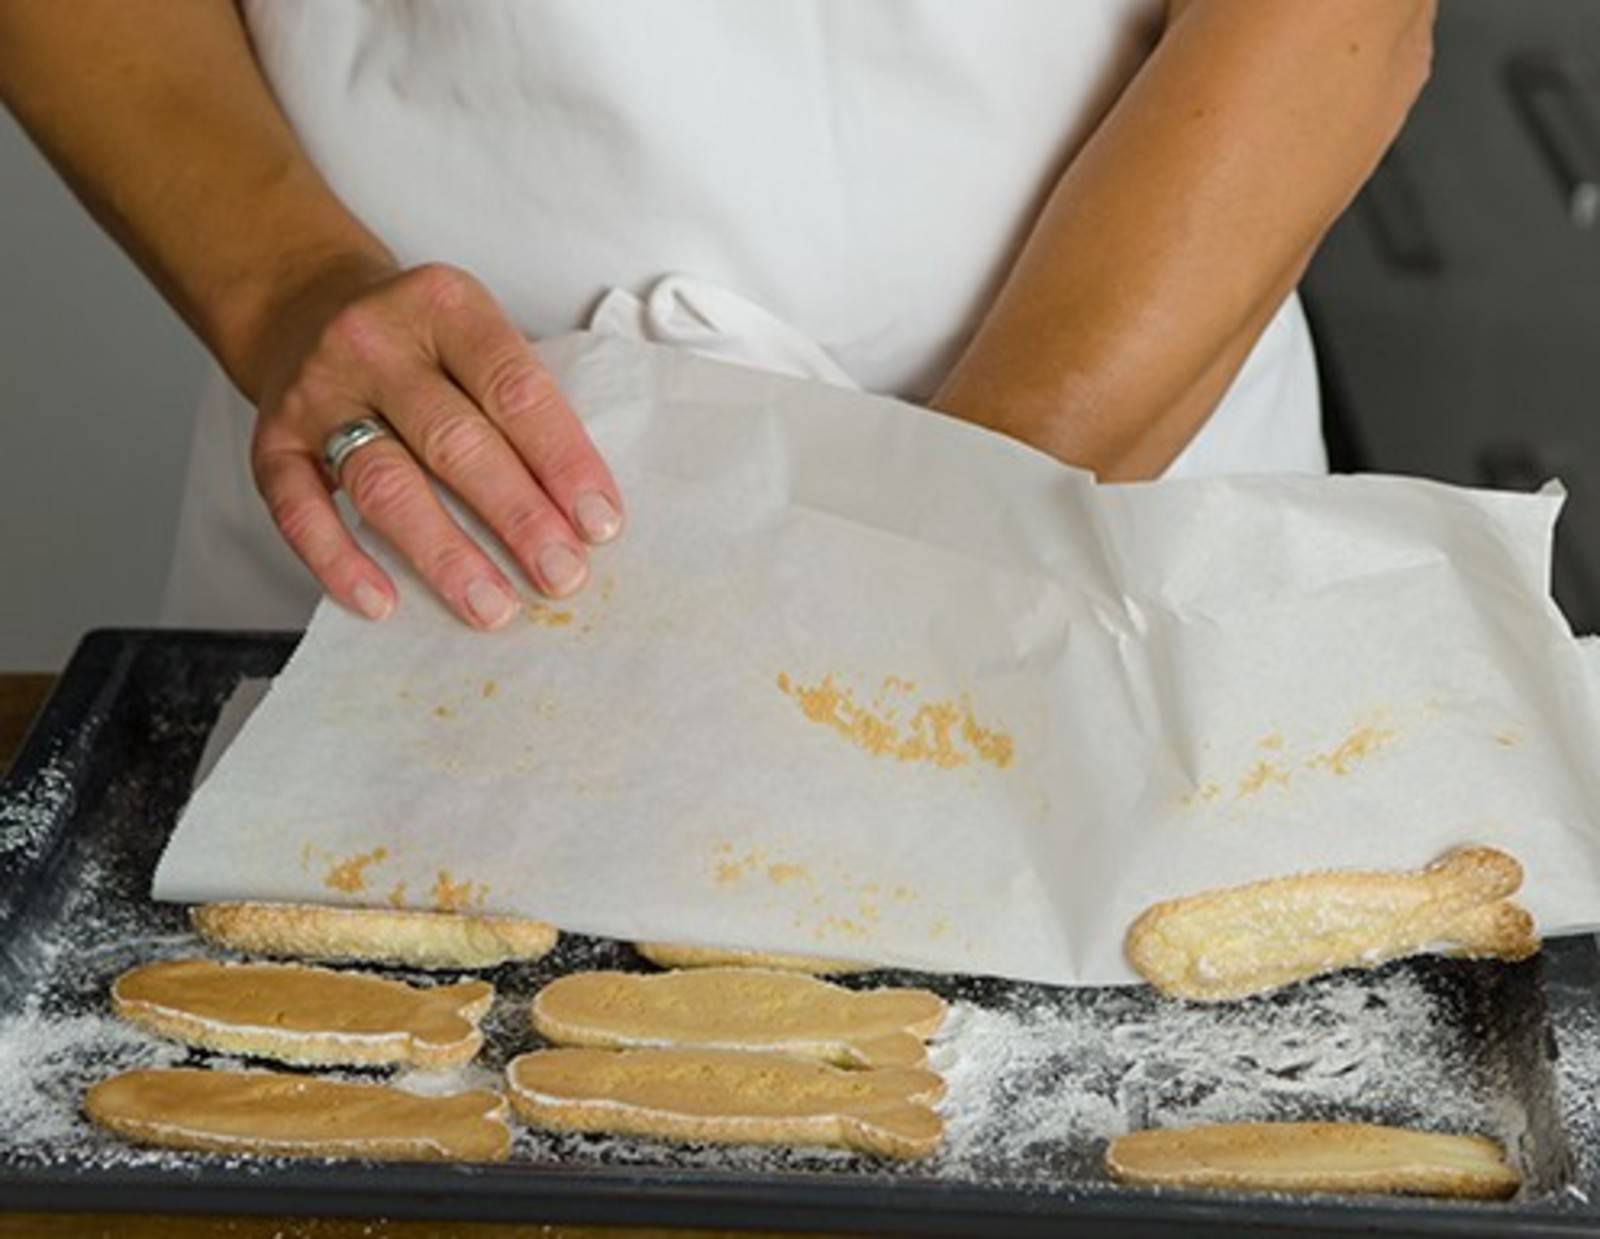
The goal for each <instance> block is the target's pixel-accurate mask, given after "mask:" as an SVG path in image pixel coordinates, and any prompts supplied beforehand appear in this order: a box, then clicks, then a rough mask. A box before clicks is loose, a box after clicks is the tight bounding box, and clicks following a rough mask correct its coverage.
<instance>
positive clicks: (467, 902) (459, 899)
mask: <svg viewBox="0 0 1600 1239" xmlns="http://www.w3.org/2000/svg"><path fill="white" fill-rule="evenodd" d="M429 894H431V895H432V896H433V909H434V911H435V912H466V911H468V910H470V909H473V908H480V907H482V906H483V901H484V900H485V899H487V898H488V897H489V887H488V884H487V883H484V882H474V881H472V880H471V879H470V878H469V879H467V880H466V881H463V882H457V881H455V880H454V879H453V878H452V877H451V876H450V871H449V870H448V869H441V870H439V876H438V878H437V879H435V881H434V883H433V890H432V891H430V892H429Z"/></svg>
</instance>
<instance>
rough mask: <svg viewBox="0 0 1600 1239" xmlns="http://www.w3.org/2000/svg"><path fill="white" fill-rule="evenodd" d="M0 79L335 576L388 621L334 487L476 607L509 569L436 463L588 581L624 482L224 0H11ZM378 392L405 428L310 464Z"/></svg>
mask: <svg viewBox="0 0 1600 1239" xmlns="http://www.w3.org/2000/svg"><path fill="white" fill-rule="evenodd" d="M0 98H3V99H4V102H5V103H6V105H7V106H9V107H10V108H11V109H12V110H13V111H14V112H15V114H16V116H17V118H18V119H19V120H20V121H22V123H23V124H24V125H25V126H26V127H27V129H28V131H29V132H30V133H31V134H32V135H33V137H34V139H35V141H37V142H38V143H39V145H40V146H41V148H43V150H44V151H45V152H46V154H48V155H49V157H50V159H51V161H52V162H53V163H54V164H55V165H56V167H57V168H58V169H60V170H61V172H62V173H63V175H65V176H66V178H67V179H68V181H69V183H70V184H71V185H72V186H73V188H74V189H75V190H76V191H77V193H78V195H79V197H80V198H82V200H83V202H84V204H85V205H86V206H88V208H89V209H90V210H91V211H93V212H94V214H95V217H96V218H97V219H99V220H100V222H101V223H102V224H103V225H104V226H105V227H106V229H107V230H108V231H109V232H110V233H111V234H112V236H114V237H115V238H116V239H117V240H118V241H119V242H120V243H121V244H122V245H123V246H124V248H126V249H127V251H128V252H129V254H130V255H132V256H133V258H134V259H135V260H137V261H138V263H139V264H140V266H141V267H143V268H144V270H145V271H146V272H147V273H148V274H149V275H150V277H151V279H152V280H154V281H155V283H156V285H157V286H158V287H159V288H160V289H161V291H162V293H163V294H164V295H165V296H166V297H167V299H168V301H170V302H171V304H172V305H173V307H174V308H175V309H177V310H178V312H179V313H181V314H182V315H183V316H184V318H185V319H186V320H187V321H188V322H189V324H190V325H191V326H192V327H193V328H194V330H195V332H196V333H197V334H198V335H199V336H200V338H201V339H202V340H204V341H205V342H206V345H207V347H209V348H210V349H211V351H212V353H213V354H214V355H215V356H216V357H217V359H218V360H219V361H220V362H221V363H222V365H223V366H224V367H225V368H226V369H227V371H228V374H229V376H230V377H231V378H232V379H233V381H234V383H235V384H236V385H237V386H238V388H239V389H240V391H242V392H244V393H245V394H246V395H247V396H248V397H249V398H250V399H252V400H253V401H254V402H255V403H256V405H257V406H258V407H259V409H260V410H261V415H260V420H259V422H258V423H257V428H256V435H255V444H254V451H253V458H252V459H253V465H254V469H255V476H256V483H257V486H258V487H259V488H260V490H261V493H262V495H263V496H265V498H266V501H267V505H268V507H269V508H270V509H271V511H272V516H273V519H274V520H276V521H277V524H278V528H279V529H281V530H282V531H283V535H284V537H286V538H287V539H288V540H289V543H290V545H291V546H293V547H294V549H295V551H296V552H298V553H299V555H300V558H301V559H303V560H305V562H306V564H307V566H309V567H310V569H311V571H312V572H313V573H315V574H316V576H317V579H318V580H320V581H321V582H322V584H323V586H324V587H325V588H326V589H327V590H328V592H329V593H330V594H332V595H333V597H335V598H336V599H338V600H339V601H340V602H341V603H343V604H344V605H346V606H348V607H352V608H354V609H355V610H356V611H359V612H360V613H361V614H363V615H369V616H372V617H373V618H374V619H378V618H381V617H383V616H384V615H387V614H388V613H389V612H390V611H392V610H393V609H394V605H395V592H394V585H393V583H392V582H391V581H390V580H389V579H388V577H386V576H385V575H384V573H383V572H382V571H381V570H380V569H379V568H378V566H377V565H376V564H375V563H373V562H372V560H371V559H369V558H368V557H367V556H366V555H365V554H363V553H362V551H361V549H360V548H359V547H358V546H357V545H356V542H355V540H354V539H353V538H352V537H351V536H350V533H349V531H348V530H346V529H345V528H344V525H343V524H342V523H341V521H340V519H339V514H338V510H337V509H336V508H335V507H334V505H333V500H332V494H331V492H332V490H333V488H334V487H335V486H343V487H344V489H345V490H347V491H348V492H349V494H350V496H351V498H352V499H353V500H354V501H355V506H356V508H357V509H358V510H359V511H360V512H361V514H362V516H363V517H364V518H365V519H366V520H367V521H368V522H370V523H371V524H372V525H373V526H374V527H375V528H376V529H378V530H380V531H381V532H382V533H384V534H385V535H386V536H387V537H388V538H389V539H390V541H391V542H393V543H394V544H395V545H396V546H397V547H398V548H399V549H400V551H401V552H402V553H403V554H404V555H405V556H406V557H407V558H408V559H409V560H410V561H411V562H412V564H414V565H415V566H416V568H417V571H418V572H419V573H420V574H421V575H422V576H423V578H424V579H425V580H427V582H428V583H429V584H430V585H431V586H432V587H433V588H434V589H435V590H437V591H438V593H439V595H440V596H441V597H442V598H443V599H444V600H445V601H446V602H447V603H448V604H449V606H450V608H451V609H452V610H453V611H454V612H455V613H456V614H457V615H459V616H461V618H462V619H464V620H465V621H466V622H467V623H469V624H472V625H473V626H474V627H477V628H495V627H498V626H499V625H501V624H504V623H506V622H507V621H509V620H510V619H511V617H512V616H513V615H514V614H515V613H516V609H517V591H516V589H515V587H514V586H513V584H512V583H511V582H510V581H508V580H507V579H506V577H505V576H504V575H503V574H502V573H501V572H499V571H498V570H497V569H496V568H495V566H494V564H493V563H492V562H491V561H490V560H489V558H488V556H486V555H485V554H484V553H483V551H482V549H481V548H479V547H478V546H476V545H474V543H473V542H472V540H471V539H470V538H468V537H467V535H466V534H465V533H463V532H462V530H461V529H460V528H459V527H458V526H457V525H456V524H455V522H454V521H453V520H452V519H451V518H450V516H449V515H448V514H447V513H446V511H445V509H444V507H443V505H442V504H441V503H440V502H439V499H438V497H437V495H436V494H435V492H434V490H433V488H432V485H431V484H430V480H429V479H430V475H431V476H432V477H433V478H436V479H438V480H439V481H440V482H443V483H444V485H445V486H447V487H448V488H450V489H451V490H453V491H454V492H455V493H456V494H457V495H459V496H460V497H461V498H462V499H463V500H465V501H466V503H467V504H468V506H470V507H471V508H472V509H473V510H475V511H476V512H477V513H478V515H479V516H481V517H482V518H483V520H484V522H485V523H486V524H487V525H488V526H489V527H490V528H491V529H492V530H493V531H494V533H495V534H496V535H497V536H498V537H499V538H500V539H501V540H502V541H503V542H504V543H505V545H506V546H507V547H508V548H509V549H510V551H511V553H512V555H513V556H514V557H515V559H516V561H517V563H518V564H519V566H520V567H521V568H522V570H523V571H524V572H526V573H527V575H528V576H529V578H530V579H531V580H532V581H533V582H534V584H535V585H537V586H538V587H539V588H540V589H541V590H543V591H544V592H546V593H548V594H567V593H571V592H572V591H573V590H575V589H577V588H578V587H579V586H581V585H582V584H583V579H584V574H585V571H586V567H585V559H586V553H585V544H586V543H592V542H604V541H606V540H608V539H610V538H613V537H615V536H616V535H617V532H618V531H619V530H620V529H621V526H622V506H621V502H620V499H619V497H618V494H617V488H616V483H615V482H614V481H613V480H612V477H611V474H610V473H609V471H608V470H607V469H606V467H605V464H604V463H603V462H602V461H601V460H600V457H599V456H598V455H597V454H596V452H595V450H594V446H593V444H591V443H590V442H589V439H588V436H587V435H585V433H584V431H583V428H582V426H581V425H579V423H578V421H577V419H576V418H575V417H574V416H573V414H572V410H571V409H569V408H568V407H567V405H566V402H565V401H564V400H562V398H561V393H560V392H559V391H557V390H556V387H555V385H554V383H552V382H551V380H550V376H549V375H548V374H546V373H545V371H544V369H543V368H542V367H541V366H540V364H539V362H538V359H537V358H536V357H535V356H534V355H533V351H532V350H531V349H530V348H529V347H528V343H527V341H526V340H524V339H523V338H522V336H521V335H520V334H519V333H518V332H517V330H516V329H515V328H514V327H513V326H512V325H511V324H510V323H509V322H508V321H507V320H506V317H505V315H504V314H503V313H502V312H501V310H500V308H499V306H497V305H496V304H495V302H494V298H492V297H491V296H490V295H489V293H488V292H487V291H485V289H484V288H483V286H482V285H481V284H479V283H478V282H477V281H476V280H474V279H473V278H472V277H471V276H469V275H467V274H466V273H464V272H461V271H456V270H453V269H451V268H449V267H444V266H423V267H418V268H416V269H415V270H411V271H401V270H400V269H399V268H398V267H397V266H396V264H395V262H394V260H393V259H392V257H391V256H390V255H389V251H388V250H387V249H386V248H385V247H384V245H383V243H382V242H381V241H380V240H379V239H378V238H377V237H376V236H374V235H373V234H372V233H371V232H370V231H369V230H368V229H367V228H366V227H365V226H364V225H363V224H362V223H361V221H360V220H358V219H356V218H355V217H354V216H352V215H351V214H350V212H349V211H348V210H346V209H345V206H344V204H343V203H341V202H340V201H339V200H338V198H337V197H336V196H335V195H334V194H333V192H332V191H331V190H330V189H329V187H328V186H327V184H326V183H325V182H324V181H323V179H322V177H321V175H320V173H319V172H318V171H317V169H316V168H315V167H314V166H313V165H312V164H311V162H310V161H309V160H308V159H307V158H306V156H305V152H304V151H303V150H301V148H300V144H299V142H298V141H297V140H296V139H295V136H294V134H293V133H292V132H291V131H290V129H289V126H288V124H287V123H286V122H285V121H284V118H283V115H282V114H281V113H280V112H279V110H278V108H277V105H276V103H275V102H274V101H273V98H272V95H271V93H270V92H269V91H268V89H267V85H266V83H265V82H264V81H263V80H262V77H261V73H260V70H259V68H258V67H257V65H256V63H255V60H254V58H253V57H252V55H251V50H250V43H249V39H248V37H247V35H246V33H245V29H244V26H243V24H242V22H241V20H240V16H239V12H238V9H237V8H236V6H235V5H234V4H233V3H232V2H231V0H182V2H179V0H75V2H74V3H73V4H70V5H55V4H35V3H29V0H0ZM374 414H381V415H382V416H383V417H384V418H386V419H387V420H388V422H389V424H390V426H392V427H393V429H394V432H395V436H396V437H395V438H393V439H387V438H386V439H382V440H380V441H379V442H376V443H372V444H368V445H366V446H364V447H361V448H360V449H358V450H357V451H355V452H353V453H352V454H351V455H350V457H349V459H348V461H347V462H346V463H345V465H344V467H343V477H341V478H332V477H329V476H328V474H327V472H326V469H325V467H324V466H323V464H322V449H323V445H324V444H325V443H326V442H327V438H328V435H329V434H330V433H331V432H333V431H334V430H336V429H338V428H339V427H340V426H342V425H345V424H346V423H348V422H351V421H354V420H356V419H357V418H362V417H371V416H373V415H374Z"/></svg>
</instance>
